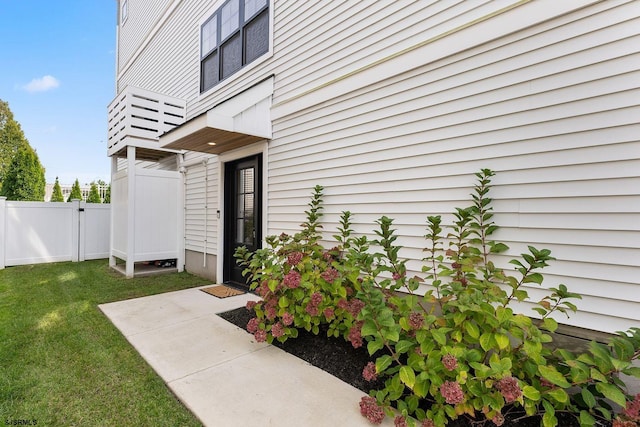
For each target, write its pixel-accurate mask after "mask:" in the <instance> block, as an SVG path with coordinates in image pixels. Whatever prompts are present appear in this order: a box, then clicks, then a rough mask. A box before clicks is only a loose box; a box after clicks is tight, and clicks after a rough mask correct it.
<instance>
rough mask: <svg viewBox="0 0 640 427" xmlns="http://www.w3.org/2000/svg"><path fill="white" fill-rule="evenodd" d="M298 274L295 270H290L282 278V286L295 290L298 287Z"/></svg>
mask: <svg viewBox="0 0 640 427" xmlns="http://www.w3.org/2000/svg"><path fill="white" fill-rule="evenodd" d="M300 279H301V277H300V273H298V272H297V271H295V270H291V271H290V272H288V273H287V274H286V275H285V276H284V280H283V282H284V285H285V286H286V287H287V288H289V289H295V288H297V287H298V286H300Z"/></svg>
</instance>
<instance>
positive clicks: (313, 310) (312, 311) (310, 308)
mask: <svg viewBox="0 0 640 427" xmlns="http://www.w3.org/2000/svg"><path fill="white" fill-rule="evenodd" d="M304 310H305V311H306V312H307V313H309V315H310V316H317V315H318V314H320V312H319V311H318V306H317V305H313V304H312V303H311V302H309V304H307V306H306V307H305V308H304Z"/></svg>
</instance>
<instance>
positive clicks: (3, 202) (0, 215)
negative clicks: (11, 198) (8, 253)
mask: <svg viewBox="0 0 640 427" xmlns="http://www.w3.org/2000/svg"><path fill="white" fill-rule="evenodd" d="M6 217H7V198H6V197H0V269H3V268H4V263H5V260H4V251H5V236H6V232H5V228H6V226H7V225H6V224H7V222H6Z"/></svg>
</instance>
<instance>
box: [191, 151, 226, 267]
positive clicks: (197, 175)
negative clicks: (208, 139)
mask: <svg viewBox="0 0 640 427" xmlns="http://www.w3.org/2000/svg"><path fill="white" fill-rule="evenodd" d="M205 159H209V162H208V164H207V166H206V168H207V180H206V181H205V179H204V178H205V166H204V165H203V164H202V163H201V162H199V160H205ZM187 161H188V162H189V163H190V164H191V166H188V167H187V168H186V173H185V224H184V227H185V229H184V233H185V249H187V250H191V251H196V252H205V250H206V253H208V254H216V253H217V245H218V239H217V227H218V219H217V216H216V211H217V210H218V209H220V208H219V207H218V163H217V161H216V160H215V157H211V156H207V155H199V154H192V155H189V156H187ZM205 188H206V191H205ZM205 206H206V212H205ZM205 221H206V225H205ZM205 226H206V232H205ZM205 241H206V242H205Z"/></svg>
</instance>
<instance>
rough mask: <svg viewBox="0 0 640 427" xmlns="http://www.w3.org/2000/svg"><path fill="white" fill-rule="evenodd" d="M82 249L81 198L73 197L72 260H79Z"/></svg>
mask: <svg viewBox="0 0 640 427" xmlns="http://www.w3.org/2000/svg"><path fill="white" fill-rule="evenodd" d="M79 251H80V199H71V261H72V262H78V253H79Z"/></svg>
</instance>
